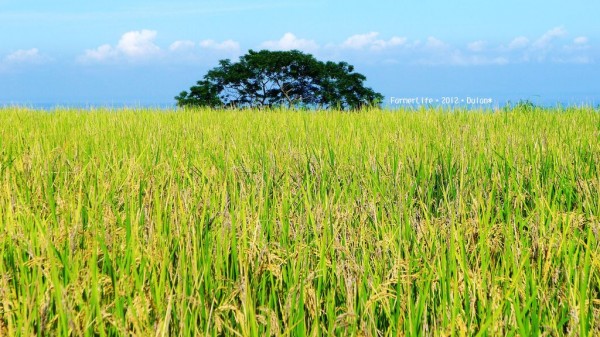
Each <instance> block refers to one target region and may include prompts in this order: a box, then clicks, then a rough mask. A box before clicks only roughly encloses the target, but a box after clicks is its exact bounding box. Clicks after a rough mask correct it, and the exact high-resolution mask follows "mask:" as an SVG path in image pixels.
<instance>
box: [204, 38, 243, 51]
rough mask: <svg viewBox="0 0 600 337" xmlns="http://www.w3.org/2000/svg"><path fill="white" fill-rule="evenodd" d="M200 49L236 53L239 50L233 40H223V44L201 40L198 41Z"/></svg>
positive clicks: (238, 45) (237, 44)
mask: <svg viewBox="0 0 600 337" xmlns="http://www.w3.org/2000/svg"><path fill="white" fill-rule="evenodd" d="M200 47H202V48H206V49H214V50H219V51H230V52H234V51H238V50H240V44H239V43H238V42H236V41H233V40H225V41H223V42H216V41H214V40H203V41H200Z"/></svg>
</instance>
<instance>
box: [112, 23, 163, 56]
mask: <svg viewBox="0 0 600 337" xmlns="http://www.w3.org/2000/svg"><path fill="white" fill-rule="evenodd" d="M156 35H157V32H156V31H155V30H147V29H144V30H140V31H132V32H127V33H125V34H123V36H121V39H120V40H119V44H118V45H117V50H119V51H120V52H122V53H123V54H125V55H127V56H129V57H132V58H139V57H147V56H150V55H154V54H157V53H158V52H159V51H160V48H159V47H158V46H157V45H156V44H154V39H156Z"/></svg>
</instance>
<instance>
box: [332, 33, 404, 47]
mask: <svg viewBox="0 0 600 337" xmlns="http://www.w3.org/2000/svg"><path fill="white" fill-rule="evenodd" d="M378 37H379V33H378V32H370V33H365V34H357V35H352V36H350V37H349V38H347V39H346V41H344V42H343V43H342V45H341V47H342V48H347V49H367V48H368V49H371V50H383V49H387V48H390V47H396V46H401V45H403V44H405V43H406V41H407V39H406V38H405V37H399V36H394V37H392V38H390V39H389V40H384V39H379V38H378Z"/></svg>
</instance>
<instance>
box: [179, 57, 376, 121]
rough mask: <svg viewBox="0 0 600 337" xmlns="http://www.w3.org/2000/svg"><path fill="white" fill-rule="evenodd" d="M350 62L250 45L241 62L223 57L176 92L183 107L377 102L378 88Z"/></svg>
mask: <svg viewBox="0 0 600 337" xmlns="http://www.w3.org/2000/svg"><path fill="white" fill-rule="evenodd" d="M365 80H366V77H365V76H364V75H362V74H359V73H356V72H354V67H353V66H352V65H350V64H348V63H346V62H339V63H335V62H322V61H318V60H317V59H315V58H314V57H313V56H312V55H310V54H305V53H302V52H300V51H297V50H292V51H268V50H262V51H259V52H256V51H253V50H250V51H249V52H248V54H246V55H244V56H242V57H240V60H239V61H238V62H232V61H231V60H221V61H219V66H217V67H215V68H213V69H212V70H210V71H208V73H207V74H206V75H205V76H204V79H203V80H200V81H198V82H197V84H196V85H195V86H193V87H191V88H190V90H189V92H188V91H183V92H181V93H180V94H179V96H176V97H175V99H176V100H177V105H179V106H182V107H184V106H206V107H212V108H223V107H229V108H243V107H250V108H268V107H276V106H287V107H290V108H291V107H309V108H319V109H329V108H339V109H343V110H348V109H359V108H361V107H364V106H371V105H379V104H380V102H381V101H382V100H383V96H382V95H381V94H380V93H377V92H375V91H373V90H372V89H371V88H367V87H365V86H364V82H365Z"/></svg>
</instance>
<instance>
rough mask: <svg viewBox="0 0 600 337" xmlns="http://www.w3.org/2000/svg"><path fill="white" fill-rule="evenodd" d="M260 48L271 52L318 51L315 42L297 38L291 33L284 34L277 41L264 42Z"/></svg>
mask: <svg viewBox="0 0 600 337" xmlns="http://www.w3.org/2000/svg"><path fill="white" fill-rule="evenodd" d="M261 47H262V48H266V49H271V50H293V49H297V50H304V51H316V50H317V49H319V45H318V44H317V43H316V42H315V41H313V40H307V39H301V38H298V37H297V36H296V35H294V34H292V33H285V34H284V35H283V37H281V39H279V40H272V41H265V42H263V43H262V44H261Z"/></svg>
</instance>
